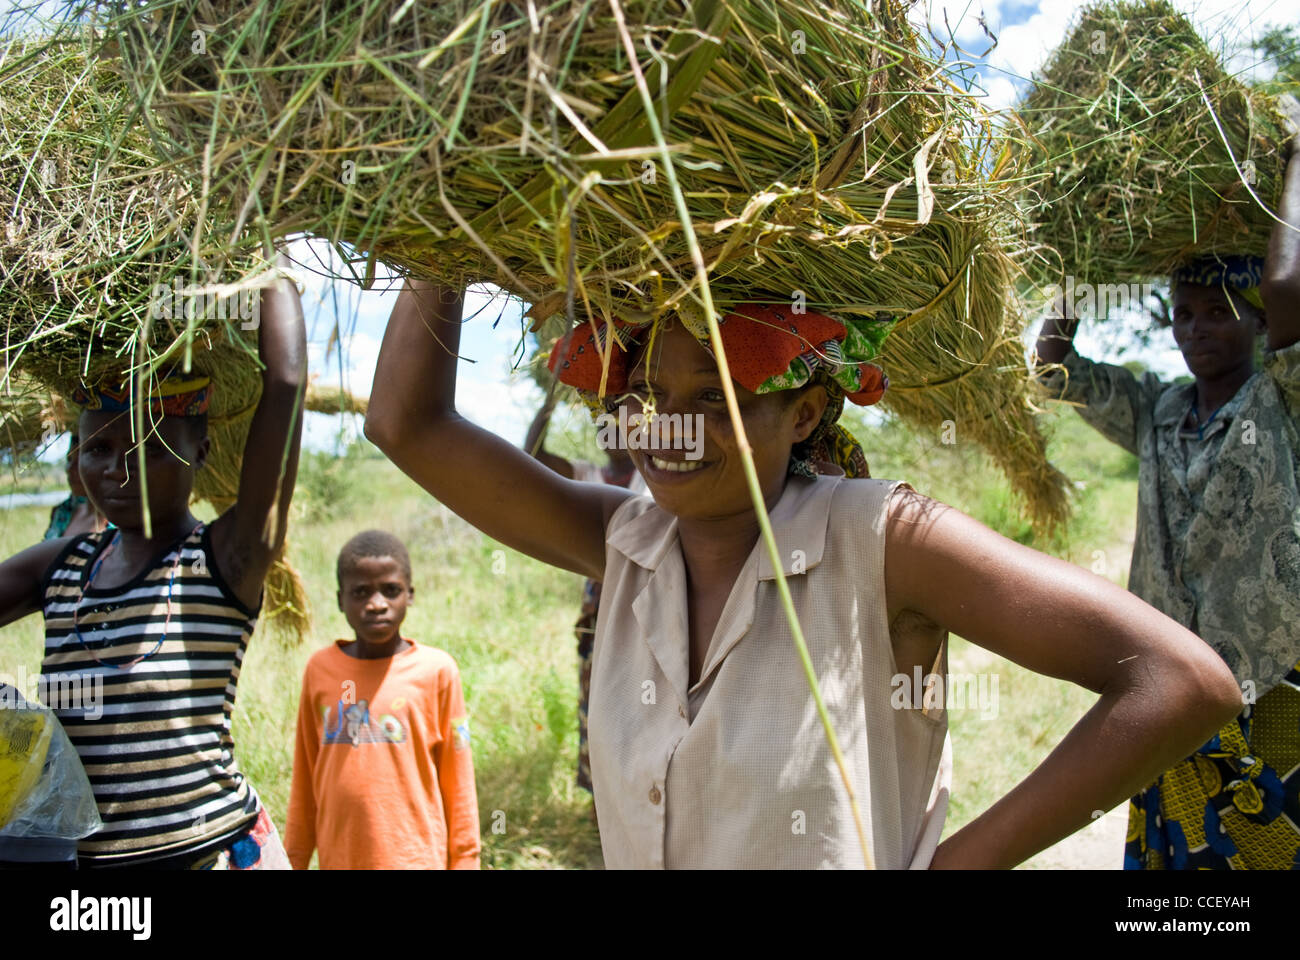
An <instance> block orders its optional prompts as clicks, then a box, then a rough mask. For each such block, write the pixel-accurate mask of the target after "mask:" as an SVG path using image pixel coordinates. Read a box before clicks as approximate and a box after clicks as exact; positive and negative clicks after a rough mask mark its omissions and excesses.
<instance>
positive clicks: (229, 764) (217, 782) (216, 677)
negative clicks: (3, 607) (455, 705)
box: [41, 527, 260, 865]
mask: <svg viewBox="0 0 1300 960" xmlns="http://www.w3.org/2000/svg"><path fill="white" fill-rule="evenodd" d="M113 533H114V531H113V530H112V529H110V530H108V531H106V532H104V533H92V534H86V535H85V536H82V537H78V538H76V539H75V540H73V541H72V542H71V543H70V544H69V545H68V547H67V548H66V549H65V550H64V551H63V552H62V553H61V554H60V555H59V557H58V559H57V560H55V562H54V563H53V564H52V565H51V566H50V568H49V570H48V571H47V573H46V580H45V605H44V613H45V659H44V660H43V662H42V664H41V670H42V672H43V673H44V674H45V675H46V678H47V687H46V688H47V689H48V690H50V691H52V692H53V691H59V692H60V695H59V696H58V697H51V699H57V700H60V701H64V702H59V703H51V704H49V705H50V706H51V707H52V708H53V709H54V711H55V713H56V714H57V715H58V717H59V720H60V721H61V722H62V723H63V726H64V728H65V729H66V730H67V733H68V736H69V737H70V738H71V740H72V743H73V744H74V745H75V746H76V748H77V752H78V754H80V756H81V762H82V764H83V766H84V767H85V768H86V774H87V776H89V778H90V783H91V786H92V787H93V788H94V791H95V799H96V800H97V801H98V804H99V815H100V817H101V818H102V819H103V821H104V827H103V829H102V830H100V831H99V832H98V833H95V834H93V835H91V836H90V837H87V838H86V839H85V840H83V841H82V842H81V844H80V847H79V853H80V855H81V856H82V857H83V858H89V859H90V860H91V861H92V862H94V861H103V862H104V865H109V864H110V863H117V862H122V861H128V862H129V861H132V860H136V859H139V860H141V861H145V860H150V859H155V858H160V857H164V856H166V857H170V856H174V855H176V854H183V853H186V852H188V851H191V850H193V851H196V852H197V851H198V850H199V849H200V848H204V847H209V846H212V845H214V844H215V843H217V842H218V841H220V840H222V839H223V838H225V837H230V836H233V835H235V834H237V833H239V832H240V831H241V830H243V829H244V828H246V827H247V826H248V825H249V824H250V823H251V822H252V820H253V819H254V818H255V817H256V816H257V814H258V812H259V809H260V806H259V801H258V798H257V794H256V792H255V791H254V790H253V788H252V785H251V784H249V782H248V780H247V779H246V778H245V777H244V775H243V774H241V773H240V772H239V769H238V767H237V766H236V764H235V744H234V741H233V740H232V739H231V735H230V720H231V711H232V710H233V709H234V706H235V688H236V685H237V683H238V682H239V668H240V664H241V663H242V662H243V659H244V650H245V649H246V647H247V645H248V638H249V636H250V635H251V634H252V632H253V626H254V624H255V623H256V622H257V612H256V611H254V610H250V609H248V607H247V606H245V605H244V603H243V602H241V601H240V600H239V598H238V597H236V596H235V594H234V593H233V592H232V591H231V590H230V588H229V587H228V586H227V585H226V583H225V581H224V580H223V579H222V578H221V575H220V574H219V573H218V571H217V569H216V566H215V564H214V562H213V550H212V543H211V540H210V539H209V532H208V528H207V527H202V528H201V529H199V530H196V531H195V532H193V533H191V534H190V535H189V536H188V537H186V538H185V539H184V540H183V541H182V542H181V543H180V544H179V545H176V546H173V547H171V548H169V549H167V550H165V551H163V552H162V554H161V555H160V556H158V557H157V558H156V559H155V560H154V561H153V562H152V563H151V564H150V565H149V566H148V567H147V568H146V569H145V570H144V571H142V572H141V573H140V574H139V575H138V576H136V577H135V578H134V579H133V580H131V581H130V582H129V583H126V584H124V585H122V586H120V587H113V588H110V589H104V588H101V587H99V586H98V585H97V584H92V585H91V586H90V588H89V589H86V590H85V596H84V598H83V597H82V590H83V587H84V584H85V580H86V578H87V577H88V576H89V574H90V570H91V567H92V566H93V565H94V562H95V559H96V558H97V557H98V556H99V555H100V554H101V553H102V552H103V550H105V549H106V548H107V546H108V544H109V542H110V541H111V540H112V536H113ZM177 549H179V550H180V551H181V554H180V565H179V566H178V567H176V568H175V569H176V575H175V582H174V585H173V590H172V616H171V621H170V623H169V624H167V627H166V639H165V640H164V642H163V644H162V646H161V648H159V649H158V651H157V653H154V654H153V655H152V656H150V657H148V658H147V659H145V660H143V661H141V662H140V663H137V664H135V665H133V666H130V667H125V668H122V669H114V668H113V666H110V664H127V663H130V661H132V660H134V659H135V658H136V657H139V656H142V655H144V654H147V653H149V651H151V650H153V649H154V647H155V645H156V644H157V643H158V638H159V636H160V635H161V634H162V633H163V628H164V621H165V620H166V618H167V585H168V581H169V579H170V578H171V576H172V570H173V566H174V564H175V561H176V551H177ZM96 579H98V578H96ZM79 598H81V605H80V614H79V615H78V617H77V623H78V626H79V628H80V630H81V637H82V640H84V641H85V642H84V644H83V643H82V641H81V640H78V638H77V636H76V634H75V632H74V631H73V611H74V610H75V609H76V608H77V603H78V599H79ZM91 652H93V654H94V657H92V656H91ZM95 657H98V658H99V660H101V661H103V664H104V665H101V664H99V663H96V662H95V659H94V658H95ZM100 683H102V685H103V686H102V696H101V697H98V698H96V697H95V695H94V689H95V687H96V686H98V684H100ZM69 691H71V692H73V693H74V694H75V693H79V694H80V697H79V698H77V697H75V696H69ZM101 711H102V715H101V716H96V714H98V713H100V712H101Z"/></svg>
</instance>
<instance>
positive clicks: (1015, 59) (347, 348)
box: [0, 0, 1300, 449]
mask: <svg viewBox="0 0 1300 960" xmlns="http://www.w3.org/2000/svg"><path fill="white" fill-rule="evenodd" d="M1175 4H1176V5H1177V6H1178V7H1179V8H1180V9H1182V10H1184V12H1186V13H1188V14H1189V15H1190V16H1191V18H1192V19H1193V21H1194V22H1195V23H1196V24H1197V25H1198V27H1199V28H1200V30H1201V33H1202V36H1204V37H1206V38H1207V39H1208V40H1209V41H1210V43H1211V45H1212V46H1215V47H1216V48H1219V49H1220V50H1221V52H1223V53H1225V54H1226V55H1227V56H1228V62H1229V63H1230V64H1231V65H1232V67H1233V68H1234V69H1236V70H1240V71H1242V72H1243V73H1245V74H1247V75H1250V74H1252V73H1254V72H1255V71H1256V70H1257V69H1258V67H1257V65H1256V64H1255V63H1254V58H1253V57H1252V56H1250V54H1249V52H1248V51H1249V43H1250V41H1251V39H1253V38H1254V37H1255V36H1258V35H1259V34H1260V33H1262V32H1263V31H1264V30H1266V29H1267V28H1268V27H1270V26H1273V25H1278V24H1282V25H1285V24H1295V23H1300V0H1250V2H1247V3H1243V2H1240V0H1200V2H1187V0H1175ZM11 6H12V3H11V2H10V0H0V15H3V13H4V12H5V11H6V10H7V9H8V8H9V7H11ZM1080 6H1081V4H1078V3H1075V2H1072V0H1036V2H1026V0H983V2H969V3H967V2H961V0H958V2H946V0H922V2H921V3H919V4H918V5H917V6H916V7H915V8H914V9H913V13H912V17H913V20H914V21H916V22H917V23H924V22H925V20H926V19H927V17H928V18H929V21H930V23H931V24H933V25H935V26H934V30H935V32H936V33H937V34H938V35H940V36H941V37H946V36H947V31H948V28H949V27H950V28H951V29H952V35H953V36H954V37H955V39H956V40H957V42H958V43H959V44H960V45H961V47H962V48H963V51H964V55H965V57H966V58H967V59H970V60H971V61H972V63H973V65H974V67H975V69H976V70H977V71H978V74H979V76H980V77H981V79H982V86H983V88H984V90H985V91H986V92H987V98H988V103H989V105H990V106H993V107H1005V106H1008V105H1010V104H1012V103H1014V102H1015V100H1016V99H1017V98H1018V97H1019V95H1020V94H1021V93H1022V92H1023V91H1024V89H1025V86H1026V79H1025V78H1028V77H1029V76H1031V75H1032V73H1033V71H1034V70H1035V69H1036V68H1037V67H1039V66H1040V65H1041V64H1042V63H1043V61H1044V59H1045V58H1046V57H1047V55H1048V53H1049V52H1050V51H1051V50H1052V49H1053V48H1054V47H1055V46H1056V45H1057V44H1059V43H1060V41H1061V40H1062V39H1063V38H1064V36H1065V32H1066V29H1067V28H1068V26H1069V24H1070V21H1071V19H1072V18H1073V16H1074V15H1075V14H1076V13H1077V11H1078V9H1079V8H1080ZM981 16H982V17H983V18H984V21H985V23H986V24H987V26H988V29H989V31H990V32H991V33H993V34H994V35H996V36H997V38H998V42H997V44H996V46H993V48H992V49H991V50H990V49H989V48H990V46H991V43H992V41H990V40H989V38H988V37H987V36H986V35H985V32H984V30H983V28H982V27H981V26H980V23H979V19H980V17H981ZM945 17H946V23H947V25H948V26H947V27H945ZM981 55H982V56H981ZM290 252H291V255H292V256H293V257H294V259H295V260H297V261H299V262H300V263H304V264H310V263H313V262H315V260H316V258H317V257H321V258H324V257H326V256H327V255H328V250H327V248H326V247H325V246H324V245H322V244H319V243H313V244H310V245H309V244H307V243H306V242H302V243H296V244H294V245H293V247H292V248H291V251H290ZM302 279H303V281H304V283H305V285H306V292H305V294H304V307H305V310H306V314H307V318H308V325H309V327H308V332H309V337H310V342H311V355H310V360H311V369H312V373H313V375H314V376H316V377H318V378H319V379H320V380H321V381H322V382H326V383H333V384H341V385H342V386H344V387H345V388H347V389H348V390H350V391H352V392H353V393H357V394H360V395H365V394H368V393H369V391H370V385H371V381H372V378H373V372H374V365H375V359H376V357H377V356H378V352H379V345H380V342H381V340H382V338H383V329H384V323H385V321H386V319H387V317H388V314H389V312H390V310H391V309H392V304H393V302H394V300H395V298H396V288H395V286H394V285H393V284H391V283H386V282H385V281H384V278H382V277H381V278H380V280H379V282H377V283H376V285H375V286H376V289H374V290H372V291H361V290H360V289H358V288H357V287H356V286H355V285H354V284H352V283H350V282H347V281H333V282H326V281H323V280H321V278H319V277H316V276H313V275H311V274H310V273H307V272H304V273H303V276H302ZM385 287H389V289H384V288H385ZM467 312H469V313H474V314H476V315H475V317H474V319H473V320H472V321H471V322H470V323H468V324H467V325H466V327H465V330H464V333H463V335H462V337H463V339H462V345H461V353H462V356H463V357H465V358H467V360H473V361H475V362H473V363H469V362H462V363H461V365H460V372H459V381H458V387H457V405H458V407H459V408H460V410H461V412H462V413H463V414H464V415H466V416H468V417H470V418H472V419H474V420H476V421H477V422H479V423H481V424H482V425H484V426H486V427H488V428H489V429H492V430H494V431H495V432H497V433H499V434H501V435H502V436H504V437H506V438H507V439H509V440H511V441H513V442H515V443H519V442H521V441H522V439H523V434H524V431H525V429H526V427H527V424H528V422H529V420H530V419H531V417H532V414H533V412H534V410H535V409H536V406H537V404H538V403H539V402H540V398H541V397H540V392H539V391H538V390H537V388H536V387H535V386H534V385H533V384H532V381H531V380H530V379H529V378H528V377H527V375H526V374H523V373H521V372H512V371H511V360H512V358H511V352H512V350H513V349H514V348H515V347H516V346H517V345H518V343H519V339H520V320H519V315H520V305H519V304H517V303H511V302H509V301H507V300H506V299H505V298H504V297H500V296H499V297H497V298H496V299H493V298H492V297H491V293H490V291H487V290H483V291H474V292H473V293H472V294H471V296H470V300H469V305H468V308H467ZM493 321H496V323H495V325H494V324H493ZM336 326H337V327H338V333H339V339H338V340H337V341H336V342H335V343H334V344H333V345H332V346H331V339H332V335H333V333H334V330H335V327H336ZM1128 344H1129V338H1128V336H1127V335H1126V331H1125V326H1124V324H1122V323H1121V324H1116V323H1113V322H1112V323H1110V324H1107V325H1097V326H1095V327H1093V328H1090V329H1089V328H1085V330H1084V331H1082V332H1081V334H1080V337H1079V346H1080V350H1081V351H1082V352H1085V353H1087V354H1089V355H1091V356H1093V357H1096V358H1097V359H1116V358H1119V357H1120V353H1119V351H1120V348H1121V347H1124V346H1126V345H1128ZM1130 357H1137V358H1138V359H1141V360H1143V361H1144V362H1145V363H1147V364H1148V365H1149V366H1150V367H1152V368H1153V369H1155V370H1156V371H1157V372H1158V373H1160V374H1161V375H1163V376H1173V375H1176V374H1179V373H1182V372H1185V368H1184V367H1183V364H1182V360H1181V357H1180V356H1179V354H1178V353H1177V351H1176V350H1174V349H1173V345H1172V339H1171V338H1170V337H1169V335H1168V334H1167V333H1166V334H1165V336H1164V339H1163V340H1161V341H1159V342H1158V343H1157V344H1156V345H1155V346H1154V347H1153V348H1152V349H1150V350H1145V351H1141V352H1138V353H1132V352H1130V353H1127V354H1124V355H1123V358H1124V359H1128V358H1130ZM560 416H562V417H572V418H575V419H576V420H581V419H582V418H583V417H585V414H582V413H581V412H579V411H569V412H567V413H563V414H561V415H560ZM343 419H345V420H347V421H349V423H348V424H344V426H346V427H347V428H348V429H351V430H355V429H356V428H357V423H356V421H355V419H353V418H343ZM339 420H340V418H337V417H328V416H325V415H310V416H309V418H308V423H307V444H308V445H309V446H311V447H316V448H324V449H328V448H330V447H332V446H333V445H334V443H335V442H336V438H337V435H338V431H339V428H340V426H341V424H340V423H339Z"/></svg>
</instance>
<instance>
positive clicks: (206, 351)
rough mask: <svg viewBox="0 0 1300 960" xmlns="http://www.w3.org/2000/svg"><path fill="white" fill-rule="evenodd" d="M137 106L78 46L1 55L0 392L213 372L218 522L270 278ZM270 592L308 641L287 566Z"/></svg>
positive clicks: (232, 475) (253, 397)
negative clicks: (216, 218)
mask: <svg viewBox="0 0 1300 960" xmlns="http://www.w3.org/2000/svg"><path fill="white" fill-rule="evenodd" d="M135 104H136V101H135V99H134V98H133V97H132V96H131V95H130V94H129V92H128V90H127V88H126V87H125V85H124V84H123V83H122V82H121V79H120V74H119V73H118V72H117V71H115V70H112V69H110V68H109V66H108V65H107V64H106V63H105V62H104V61H102V60H100V59H97V58H95V57H93V56H90V55H88V51H87V49H86V47H85V45H84V44H83V43H82V42H81V41H80V40H78V39H75V38H74V39H71V40H65V41H61V42H55V43H38V42H35V41H32V42H27V43H24V42H20V41H12V42H10V43H9V44H8V45H7V46H5V47H0V117H3V122H0V204H3V208H4V215H5V225H4V229H3V234H0V329H2V330H3V341H2V342H0V358H2V360H3V364H4V368H5V373H4V380H3V383H0V390H4V389H12V388H11V387H10V384H11V383H13V382H22V383H24V384H27V385H28V387H31V386H32V385H37V386H39V388H42V389H45V390H48V391H52V392H53V394H55V395H57V396H61V397H68V396H71V395H72V393H73V392H74V391H75V389H76V388H77V387H78V385H81V384H85V385H88V386H98V385H100V384H105V383H111V384H119V383H125V382H131V383H133V384H137V385H140V384H144V385H145V389H147V384H148V383H149V382H150V381H151V380H152V379H154V378H157V377H159V376H162V375H165V374H166V373H168V372H170V371H172V370H173V369H177V368H179V369H182V370H184V369H190V370H192V371H194V372H195V373H196V375H199V374H201V375H207V376H210V377H211V378H212V380H213V383H214V397H213V401H212V406H211V408H210V413H209V436H210V440H211V450H210V454H209V458H208V462H207V464H206V466H205V468H204V469H203V470H201V471H200V472H199V473H198V476H197V479H196V483H195V489H194V496H195V499H197V500H207V501H209V502H210V503H211V504H212V505H213V506H214V507H215V508H216V509H217V511H218V512H220V511H221V510H224V509H225V508H226V507H227V506H229V504H230V503H231V502H233V500H234V497H235V495H236V493H237V488H238V480H239V469H240V464H241V462H242V458H243V452H244V442H245V440H246V438H247V434H248V426H249V419H250V417H251V414H252V412H253V410H254V408H255V407H256V404H257V400H258V398H259V396H260V394H261V367H260V361H259V360H258V357H257V350H256V333H255V332H254V331H255V329H256V326H257V311H258V306H259V302H260V287H261V286H262V285H263V284H264V283H266V282H267V280H268V279H269V278H270V277H272V276H274V273H273V271H272V270H271V269H270V266H269V264H268V263H267V262H266V261H265V260H264V259H263V258H262V256H261V255H260V253H259V252H258V248H260V247H261V246H262V241H261V239H259V238H252V239H249V238H248V237H247V236H245V235H244V234H240V235H238V236H237V237H236V240H235V241H234V242H230V240H229V235H223V236H222V237H221V238H215V237H214V236H213V235H212V234H211V232H210V231H208V230H207V226H208V222H207V221H206V219H205V217H204V214H203V211H202V205H201V202H200V200H199V196H198V191H196V190H195V189H194V185H193V184H191V183H189V182H188V181H187V180H186V179H185V178H184V177H183V176H182V175H180V174H178V173H177V172H176V171H175V170H174V169H168V168H167V167H166V166H165V165H164V164H163V163H162V162H161V161H160V160H159V158H158V157H157V156H156V154H155V153H154V152H153V150H152V144H151V141H150V138H149V136H148V135H147V133H146V132H145V129H144V125H143V121H142V120H141V118H140V117H139V115H138V112H137V111H136V110H135ZM28 387H24V388H23V389H28ZM60 429H62V426H60ZM146 429H148V427H147V425H146ZM15 439H18V438H15ZM3 442H5V438H4V437H3V436H0V443H3ZM267 589H268V603H267V615H268V618H269V620H270V622H271V623H272V624H273V625H276V626H278V627H279V628H280V629H281V630H282V631H283V632H284V633H285V634H286V635H289V636H301V635H303V633H304V632H305V630H306V627H307V622H308V621H307V614H306V600H305V594H304V592H303V589H302V585H301V583H300V582H298V581H297V575H296V574H295V573H294V572H293V570H292V568H291V567H289V566H288V564H287V563H285V562H283V560H281V561H280V562H278V563H277V565H276V567H275V568H274V569H273V570H272V574H271V576H270V577H269V578H268V582H267Z"/></svg>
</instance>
